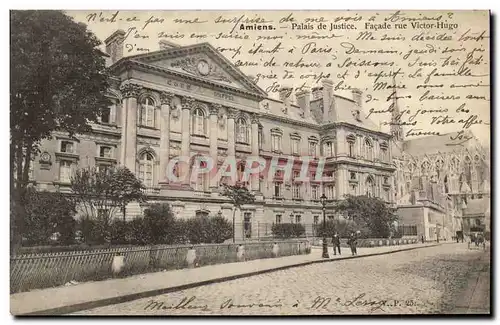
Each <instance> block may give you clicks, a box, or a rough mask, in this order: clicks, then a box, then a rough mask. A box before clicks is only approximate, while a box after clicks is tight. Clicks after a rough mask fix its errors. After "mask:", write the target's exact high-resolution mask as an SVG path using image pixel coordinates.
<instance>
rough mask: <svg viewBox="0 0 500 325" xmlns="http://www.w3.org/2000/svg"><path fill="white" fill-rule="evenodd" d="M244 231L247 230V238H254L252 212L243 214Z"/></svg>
mask: <svg viewBox="0 0 500 325" xmlns="http://www.w3.org/2000/svg"><path fill="white" fill-rule="evenodd" d="M243 222H244V224H243V231H244V232H245V238H252V214H251V213H250V212H245V213H244V214H243Z"/></svg>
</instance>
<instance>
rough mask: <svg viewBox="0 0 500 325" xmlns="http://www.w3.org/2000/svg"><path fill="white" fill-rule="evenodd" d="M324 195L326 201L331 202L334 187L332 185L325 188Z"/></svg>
mask: <svg viewBox="0 0 500 325" xmlns="http://www.w3.org/2000/svg"><path fill="white" fill-rule="evenodd" d="M325 195H326V198H327V199H328V200H332V199H333V196H334V187H333V185H326V186H325Z"/></svg>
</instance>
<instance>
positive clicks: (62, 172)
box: [59, 160, 71, 183]
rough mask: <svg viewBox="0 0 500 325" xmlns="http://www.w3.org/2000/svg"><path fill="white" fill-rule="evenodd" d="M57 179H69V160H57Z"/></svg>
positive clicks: (64, 180)
mask: <svg viewBox="0 0 500 325" xmlns="http://www.w3.org/2000/svg"><path fill="white" fill-rule="evenodd" d="M59 181H61V182H64V183H69V182H70V181H71V161H66V160H61V161H60V162H59Z"/></svg>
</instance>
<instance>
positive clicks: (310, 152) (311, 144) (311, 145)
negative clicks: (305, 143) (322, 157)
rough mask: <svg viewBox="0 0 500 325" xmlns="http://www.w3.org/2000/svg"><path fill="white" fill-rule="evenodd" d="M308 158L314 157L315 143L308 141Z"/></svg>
mask: <svg viewBox="0 0 500 325" xmlns="http://www.w3.org/2000/svg"><path fill="white" fill-rule="evenodd" d="M309 156H311V157H316V142H313V141H309Z"/></svg>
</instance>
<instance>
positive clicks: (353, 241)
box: [347, 233, 358, 256]
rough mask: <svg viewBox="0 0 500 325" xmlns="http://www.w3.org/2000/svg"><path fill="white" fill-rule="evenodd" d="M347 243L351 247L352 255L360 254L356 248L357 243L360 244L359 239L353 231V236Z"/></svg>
mask: <svg viewBox="0 0 500 325" xmlns="http://www.w3.org/2000/svg"><path fill="white" fill-rule="evenodd" d="M347 244H349V247H350V248H351V253H352V256H354V255H358V252H357V249H356V245H357V244H358V241H357V238H356V237H355V236H354V233H351V237H349V240H348V241H347Z"/></svg>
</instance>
